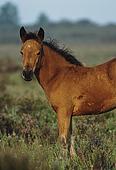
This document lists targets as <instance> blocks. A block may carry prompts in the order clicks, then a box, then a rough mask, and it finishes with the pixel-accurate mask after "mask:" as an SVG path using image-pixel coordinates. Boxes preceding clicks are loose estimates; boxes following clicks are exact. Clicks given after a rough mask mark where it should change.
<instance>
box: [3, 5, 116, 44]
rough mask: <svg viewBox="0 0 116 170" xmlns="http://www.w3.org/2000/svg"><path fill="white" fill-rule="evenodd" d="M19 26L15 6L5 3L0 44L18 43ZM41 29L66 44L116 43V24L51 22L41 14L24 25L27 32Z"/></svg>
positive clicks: (85, 20) (83, 21)
mask: <svg viewBox="0 0 116 170" xmlns="http://www.w3.org/2000/svg"><path fill="white" fill-rule="evenodd" d="M20 26H21V22H20V17H19V12H18V8H17V6H15V5H14V4H12V3H11V2H7V3H5V4H3V5H2V6H1V7H0V43H19V28H20ZM40 26H41V27H43V28H44V29H45V31H46V35H47V37H52V38H55V39H58V40H61V41H64V42H65V41H66V42H67V41H68V42H75V43H77V42H82V43H83V42H87V43H88V42H92V43H93V42H110V43H111V42H116V24H113V23H110V24H107V25H102V26H101V25H99V24H97V23H94V22H92V21H90V20H88V19H82V20H80V21H75V22H72V21H70V20H66V19H64V20H61V21H59V22H53V21H51V20H50V19H49V17H48V16H47V15H46V14H44V13H42V14H40V15H39V16H38V18H37V20H36V22H35V23H33V24H31V25H26V27H27V29H28V30H32V31H34V30H38V29H39V27H40Z"/></svg>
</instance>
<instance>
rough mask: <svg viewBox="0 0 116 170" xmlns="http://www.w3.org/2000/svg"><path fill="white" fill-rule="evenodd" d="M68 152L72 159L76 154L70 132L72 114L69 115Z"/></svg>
mask: <svg viewBox="0 0 116 170" xmlns="http://www.w3.org/2000/svg"><path fill="white" fill-rule="evenodd" d="M69 138H70V139H69V148H68V149H69V153H70V157H71V158H72V159H73V158H74V157H75V155H76V153H75V149H74V136H73V133H72V116H71V120H70V136H69Z"/></svg>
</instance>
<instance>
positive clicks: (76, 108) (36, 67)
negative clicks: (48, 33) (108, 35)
mask: <svg viewBox="0 0 116 170" xmlns="http://www.w3.org/2000/svg"><path fill="white" fill-rule="evenodd" d="M20 37H21V40H22V42H23V45H22V48H21V54H22V56H23V72H22V77H23V79H24V80H26V81H30V80H32V77H33V74H34V75H35V76H36V78H37V80H38V81H39V83H40V85H41V86H42V87H43V89H44V91H45V94H46V96H47V98H48V100H49V102H50V103H51V106H52V108H53V109H54V110H55V111H56V112H57V117H58V128H59V137H60V140H61V142H62V143H63V146H64V148H66V147H65V146H67V144H68V148H70V149H69V151H70V154H71V155H73V154H74V148H73V141H72V140H71V134H72V116H79V115H95V114H100V113H103V112H107V111H109V110H112V109H114V108H116V58H114V59H112V60H110V61H108V62H106V63H104V64H101V65H98V66H95V67H85V66H83V64H81V63H80V62H79V61H78V60H76V59H75V58H74V57H73V56H72V55H71V54H70V53H69V52H68V51H66V50H65V49H60V48H59V47H58V46H57V45H56V44H54V43H53V42H44V41H43V39H44V30H43V29H42V28H40V30H39V32H38V33H36V34H35V33H32V32H30V33H27V32H26V30H25V29H24V27H21V29H20Z"/></svg>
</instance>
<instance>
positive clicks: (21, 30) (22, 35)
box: [20, 27, 27, 42]
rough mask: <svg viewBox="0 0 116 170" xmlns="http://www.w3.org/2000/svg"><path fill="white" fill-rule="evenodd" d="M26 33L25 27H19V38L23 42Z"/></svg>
mask: <svg viewBox="0 0 116 170" xmlns="http://www.w3.org/2000/svg"><path fill="white" fill-rule="evenodd" d="M26 35H27V32H26V30H25V28H24V27H21V28H20V38H21V40H22V42H25V38H26Z"/></svg>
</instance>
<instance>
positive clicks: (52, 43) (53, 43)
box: [25, 32, 83, 66]
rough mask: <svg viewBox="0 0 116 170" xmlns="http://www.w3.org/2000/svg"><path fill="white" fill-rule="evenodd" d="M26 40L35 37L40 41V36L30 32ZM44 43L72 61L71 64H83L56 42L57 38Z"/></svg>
mask: <svg viewBox="0 0 116 170" xmlns="http://www.w3.org/2000/svg"><path fill="white" fill-rule="evenodd" d="M25 39H26V40H29V39H34V40H36V41H40V40H39V37H38V36H37V34H36V33H32V32H30V33H28V34H27V35H26V38H25ZM43 44H44V45H46V46H48V47H50V48H51V49H52V50H54V51H55V52H57V53H58V54H60V55H61V56H62V57H64V58H65V59H66V60H67V61H68V62H70V63H71V64H75V65H79V66H82V65H83V64H82V63H81V62H80V61H78V60H77V59H76V58H75V57H74V56H73V55H72V54H71V53H70V52H69V50H68V49H67V48H64V47H63V48H60V47H59V45H58V44H57V43H56V41H55V40H49V41H44V42H43Z"/></svg>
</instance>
